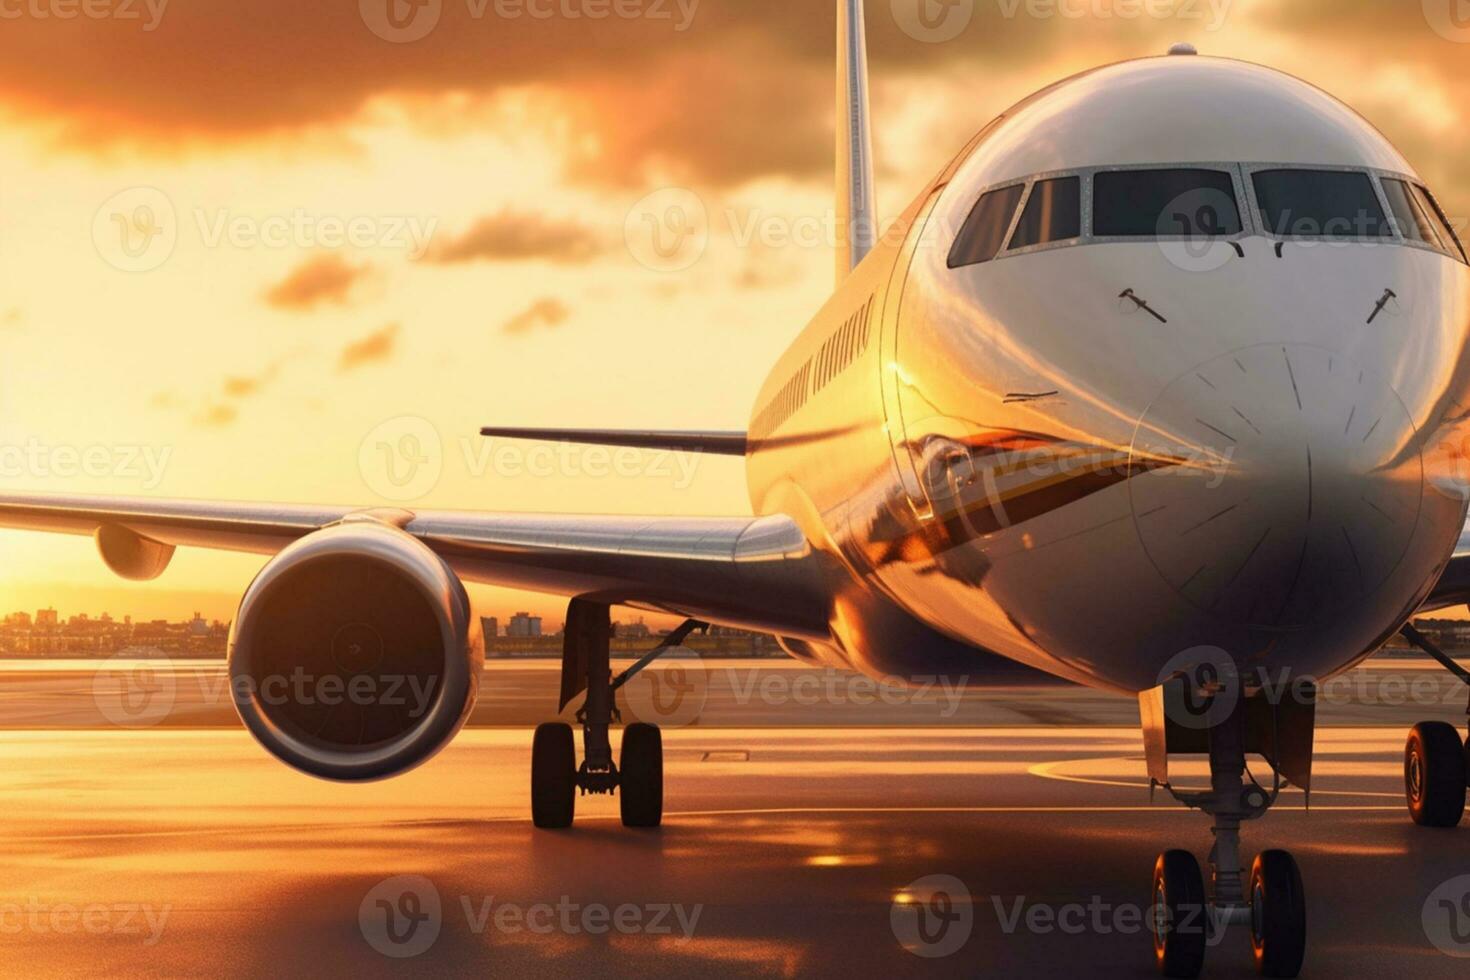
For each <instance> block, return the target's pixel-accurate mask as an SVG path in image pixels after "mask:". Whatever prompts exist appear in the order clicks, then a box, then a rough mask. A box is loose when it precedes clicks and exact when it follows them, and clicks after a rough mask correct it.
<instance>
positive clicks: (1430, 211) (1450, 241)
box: [1412, 184, 1466, 262]
mask: <svg viewBox="0 0 1470 980" xmlns="http://www.w3.org/2000/svg"><path fill="white" fill-rule="evenodd" d="M1412 187H1413V189H1414V200H1416V201H1418V202H1419V207H1420V208H1421V209H1422V210H1423V211H1424V212H1425V213H1426V214H1427V215H1429V220H1430V222H1431V223H1433V225H1434V228H1435V231H1436V232H1438V234H1439V240H1440V242H1441V243H1442V244H1443V245H1444V250H1445V252H1446V253H1448V254H1449V255H1450V256H1452V257H1456V258H1458V259H1459V260H1460V261H1461V262H1465V261H1466V258H1465V243H1464V242H1462V241H1460V236H1459V235H1456V234H1455V229H1454V228H1452V227H1450V222H1449V219H1448V218H1446V217H1445V216H1444V212H1443V211H1441V210H1440V209H1439V203H1438V202H1437V201H1435V199H1434V198H1432V197H1430V196H1429V192H1428V191H1426V190H1425V189H1424V188H1422V187H1420V186H1419V185H1418V184H1414V185H1412Z"/></svg>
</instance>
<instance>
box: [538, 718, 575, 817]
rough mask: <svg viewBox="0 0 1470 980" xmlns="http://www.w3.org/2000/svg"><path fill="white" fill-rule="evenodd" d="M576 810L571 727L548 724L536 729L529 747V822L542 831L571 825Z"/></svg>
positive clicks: (554, 722)
mask: <svg viewBox="0 0 1470 980" xmlns="http://www.w3.org/2000/svg"><path fill="white" fill-rule="evenodd" d="M576 809H577V750H576V745H575V743H574V742H573V740H572V726H571V725H568V724H565V723H563V722H557V721H551V722H547V723H546V724H544V725H537V726H536V740H535V741H534V742H533V743H532V744H531V821H532V822H533V823H535V825H536V826H537V827H540V828H542V829H543V830H563V829H565V828H567V827H570V826H571V825H572V817H573V816H574V815H575V814H576Z"/></svg>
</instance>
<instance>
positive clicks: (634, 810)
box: [618, 721, 664, 827]
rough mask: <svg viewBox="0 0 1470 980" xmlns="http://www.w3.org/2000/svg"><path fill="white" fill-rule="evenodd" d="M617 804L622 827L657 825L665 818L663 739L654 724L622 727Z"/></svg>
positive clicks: (640, 723)
mask: <svg viewBox="0 0 1470 980" xmlns="http://www.w3.org/2000/svg"><path fill="white" fill-rule="evenodd" d="M618 771H619V773H620V774H621V779H620V781H619V783H618V803H619V806H620V808H621V809H622V813H623V826H624V827H657V826H658V825H659V824H660V823H662V822H663V819H664V739H663V733H662V732H660V731H659V729H658V726H657V725H648V724H645V723H643V722H641V721H640V722H636V723H634V724H632V725H629V726H628V727H627V728H625V729H623V749H622V761H621V764H620V766H619V770H618Z"/></svg>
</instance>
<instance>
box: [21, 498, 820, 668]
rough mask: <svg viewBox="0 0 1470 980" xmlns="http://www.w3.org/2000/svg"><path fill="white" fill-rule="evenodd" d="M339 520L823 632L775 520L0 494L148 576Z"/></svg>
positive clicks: (464, 573)
mask: <svg viewBox="0 0 1470 980" xmlns="http://www.w3.org/2000/svg"><path fill="white" fill-rule="evenodd" d="M343 520H381V521H383V522H385V523H388V524H392V525H394V526H396V527H400V528H402V529H403V530H404V531H405V532H406V533H408V534H411V535H413V536H414V537H416V538H418V539H419V540H420V541H422V542H424V543H425V544H426V545H428V547H430V548H431V549H433V550H434V551H435V552H436V553H437V554H439V555H440V556H441V557H442V558H444V560H445V561H446V562H448V564H449V565H450V567H451V568H453V569H454V570H455V572H456V573H458V574H459V575H460V577H461V578H463V579H464V580H465V581H467V582H478V583H484V584H491V585H500V586H507V587H510V588H521V589H530V590H534V591H540V592H550V593H555V594H560V595H568V596H584V597H588V598H594V599H597V600H598V601H603V602H608V603H616V604H629V605H637V606H641V607H645V608H651V609H657V610H663V611H667V612H671V613H676V614H679V615H683V616H688V617H692V618H696V619H701V620H706V621H709V622H715V623H723V624H727V625H732V626H742V627H746V628H750V629H756V630H762V631H768V632H773V633H778V634H781V635H786V636H794V637H802V638H809V639H824V638H826V637H827V636H828V630H827V616H826V608H825V606H826V603H825V601H824V590H823V588H822V586H823V581H824V575H823V572H822V570H821V568H820V566H819V564H818V560H819V556H818V555H817V554H816V553H814V552H813V551H812V550H811V548H810V547H809V545H808V543H807V540H806V536H805V535H804V534H803V533H802V531H801V529H800V528H799V527H797V525H796V523H795V522H794V521H792V520H791V519H790V518H787V517H783V516H774V517H761V518H755V517H709V518H689V517H591V516H570V515H551V514H492V513H475V512H454V511H417V512H413V511H405V510H399V509H396V508H379V509H372V508H367V509H364V508H356V507H317V506H299V505H277V504H250V503H214V502H206V501H196V500H152V499H147V498H126V497H91V496H72V495H49V494H14V493H10V494H0V527H6V528H17V529H22V530H35V531H55V532H61V533H67V534H86V535H91V536H93V537H94V538H95V539H96V540H97V542H98V546H99V550H100V551H101V552H102V556H103V558H104V560H105V561H106V562H107V564H108V565H109V567H111V568H112V569H113V570H114V571H116V572H118V573H119V574H121V575H124V576H125V577H129V578H136V579H149V578H154V577H156V576H157V575H158V574H160V573H161V572H162V571H163V570H164V568H165V567H166V566H167V564H168V560H169V559H170V558H171V557H172V555H173V551H174V549H175V548H177V547H181V546H183V547H203V548H219V549H224V550H229V551H242V552H251V553H255V554H267V555H268V554H274V553H275V552H277V551H279V550H280V549H282V548H284V547H285V546H286V545H288V544H290V543H291V542H292V541H295V540H296V539H298V538H301V537H304V536H305V535H308V534H310V533H312V532H313V531H316V530H319V529H321V528H323V527H327V526H329V525H332V524H335V523H338V522H341V521H343Z"/></svg>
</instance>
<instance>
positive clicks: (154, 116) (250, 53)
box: [0, 0, 1174, 186]
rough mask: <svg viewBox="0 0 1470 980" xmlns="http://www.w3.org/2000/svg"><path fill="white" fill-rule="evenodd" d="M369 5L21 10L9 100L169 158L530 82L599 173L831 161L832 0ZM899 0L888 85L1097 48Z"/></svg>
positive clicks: (681, 172)
mask: <svg viewBox="0 0 1470 980" xmlns="http://www.w3.org/2000/svg"><path fill="white" fill-rule="evenodd" d="M376 2H377V9H382V7H383V6H384V5H385V4H386V3H387V2H388V0H376ZM155 5H156V4H155ZM373 6H374V5H373V4H367V5H360V4H357V3H351V2H334V3H302V2H300V0H221V2H217V3H193V4H183V3H178V4H169V5H168V6H167V9H166V12H165V15H164V16H163V17H162V18H161V19H159V20H158V21H157V22H156V23H154V24H153V25H152V29H146V28H148V27H149V23H148V20H147V17H146V10H147V8H148V7H149V4H147V3H139V4H137V5H134V7H133V9H135V10H138V11H139V12H140V14H142V15H143V16H142V18H141V19H140V21H139V22H138V23H133V24H118V23H107V24H104V23H101V22H97V21H95V20H92V19H89V18H80V17H79V18H74V19H68V20H62V19H59V18H54V17H52V18H36V17H22V18H18V19H13V20H7V21H6V22H5V30H4V31H3V32H0V106H3V107H6V108H9V109H10V110H11V111H12V113H14V114H16V115H17V116H19V117H20V118H21V119H32V120H36V121H39V122H41V123H42V124H43V125H44V127H45V128H44V130H43V131H44V132H46V133H48V134H54V135H55V136H56V138H57V139H58V141H59V142H60V143H61V144H63V145H69V146H73V147H79V148H84V149H89V150H111V149H115V148H117V147H119V146H120V147H124V148H141V149H144V150H150V151H157V152H164V153H172V152H174V151H176V150H177V149H179V148H186V149H193V148H200V147H203V148H210V147H214V146H221V145H226V144H234V143H240V142H247V141H263V140H271V139H276V138H280V137H289V136H292V135H293V134H298V133H300V132H301V131H304V130H308V129H311V128H319V127H334V126H340V125H342V124H344V123H346V122H347V121H349V120H351V119H353V118H354V117H356V116H358V115H359V114H360V113H361V112H362V111H363V110H364V109H365V108H366V107H368V106H369V105H370V104H371V103H373V102H374V100H378V99H382V98H392V99H399V100H409V101H411V100H416V99H417V100H423V99H439V98H441V97H444V96H446V95H450V94H453V95H455V96H457V97H458V96H467V97H469V98H470V99H471V100H476V99H481V100H483V99H494V98H495V97H498V96H502V95H517V94H521V93H528V92H529V93H535V94H539V95H543V96H547V97H549V99H550V100H551V101H552V102H553V103H559V104H560V105H561V106H562V107H563V109H564V111H563V112H562V113H561V115H562V116H564V118H559V119H555V120H551V121H549V122H548V123H547V125H548V126H549V127H550V128H553V129H557V130H559V135H560V140H561V142H562V143H563V144H565V145H566V146H567V147H568V148H569V150H568V152H569V154H570V155H571V156H572V157H573V158H574V160H573V162H574V163H575V165H576V166H575V170H576V173H577V174H578V175H579V176H581V177H582V178H584V179H586V180H588V181H592V182H596V183H601V184H617V185H622V186H632V185H637V184H641V183H643V182H646V181H647V180H648V179H650V177H652V176H654V175H658V174H664V175H668V176H669V177H670V178H672V179H678V180H688V179H696V178H697V179H703V180H706V181H708V182H710V183H717V184H730V183H734V182H739V181H744V180H747V179H749V178H751V177H755V176H762V175H778V176H791V175H793V174H796V175H804V176H814V175H818V174H824V173H826V172H827V171H828V170H830V167H831V160H830V156H831V146H830V140H829V139H828V138H827V137H826V136H824V135H823V134H824V133H829V132H830V130H831V116H832V69H833V64H834V58H835V53H834V47H835V44H834V40H833V39H834V36H835V32H834V17H835V9H834V7H833V5H832V4H830V3H825V4H815V5H813V4H807V3H792V2H791V0H740V2H738V3H737V2H726V3H721V4H716V3H692V2H688V0H669V2H658V3H654V2H653V0H643V2H642V3H641V4H638V7H639V9H642V10H644V11H645V12H646V13H647V16H641V17H627V16H608V17H602V18H593V17H591V16H587V17H581V18H574V17H557V18H550V19H547V18H544V17H533V16H530V14H529V12H523V13H522V15H521V16H509V15H499V14H497V7H496V6H495V4H494V0H492V2H491V3H490V5H489V6H488V7H487V6H486V5H485V4H481V3H470V4H466V3H458V2H445V3H443V4H442V11H441V13H440V16H439V20H438V22H437V25H436V26H435V27H434V29H433V30H432V31H430V32H429V33H428V34H427V36H425V37H423V38H422V39H421V40H418V41H416V42H414V43H411V44H397V43H390V42H389V41H387V40H385V39H384V38H383V37H382V36H380V35H379V34H375V33H374V31H373V30H372V29H370V28H369V27H368V25H367V24H366V23H365V21H364V14H363V13H362V10H371V9H373ZM404 6H405V5H403V4H399V7H400V9H401V8H403V7H404ZM433 6H434V7H436V8H437V7H439V6H441V5H433ZM512 6H514V5H512ZM889 6H890V4H888V3H881V4H877V5H875V9H874V10H873V11H871V12H870V14H869V18H868V37H869V41H870V44H871V47H872V52H873V58H874V70H875V74H876V75H877V77H879V78H891V77H896V76H897V75H900V74H905V73H910V74H911V73H925V74H927V73H930V72H933V71H936V70H942V69H943V68H944V66H950V65H964V64H968V65H973V64H975V63H976V62H977V61H981V62H983V63H984V65H985V67H986V68H987V69H992V70H997V71H1000V70H1004V69H1005V67H1006V66H1007V65H1010V66H1015V65H1030V64H1034V63H1036V59H1037V57H1038V56H1039V55H1040V54H1041V53H1042V52H1045V51H1046V50H1047V49H1060V48H1063V47H1069V48H1071V49H1075V48H1077V47H1078V46H1081V45H1084V44H1087V43H1089V42H1090V41H1091V40H1092V32H1090V31H1088V30H1087V29H1085V28H1084V27H1083V26H1081V25H1078V24H1077V23H1076V22H1074V21H1072V20H1070V19H1063V18H1053V19H1051V20H1038V19H1036V18H1030V17H1016V16H1010V17H1006V16H1004V15H1003V13H1002V8H1003V7H1004V6H1005V5H1001V4H993V3H979V4H976V5H975V10H974V16H973V21H972V22H971V23H970V24H969V25H968V27H967V29H966V30H965V31H964V32H963V33H962V34H961V35H960V36H959V37H958V38H956V39H955V40H954V41H952V42H950V43H945V44H927V43H922V42H920V41H918V40H916V39H915V38H914V37H911V36H909V35H907V34H905V33H904V31H903V30H902V29H901V28H900V27H899V25H898V23H897V21H896V19H895V17H894V16H893V15H892V13H891V12H890V11H889V10H888V8H889ZM360 8H361V9H360ZM427 9H429V8H428V6H426V5H419V6H416V7H413V10H414V11H417V12H419V13H422V12H423V11H425V10H427ZM604 9H606V8H604ZM476 11H478V12H480V14H481V15H480V16H475V12H476ZM880 11H881V12H880ZM686 14H687V15H688V16H686ZM1173 28H1174V25H1170V24H1168V23H1167V22H1163V23H1162V24H1160V25H1158V29H1159V30H1160V31H1165V30H1173ZM1102 30H1103V29H1102V28H1099V31H1102ZM1144 30H1145V25H1142V24H1139V23H1136V22H1124V21H1121V20H1117V19H1114V20H1113V21H1112V22H1111V24H1110V25H1109V26H1108V27H1107V28H1106V32H1107V34H1108V36H1109V37H1112V38H1114V39H1115V44H1116V45H1117V46H1118V47H1120V48H1121V49H1122V50H1131V51H1134V52H1137V51H1139V50H1140V49H1141V47H1142V45H1144V44H1145V43H1147V44H1150V45H1151V47H1150V50H1152V44H1153V42H1152V41H1151V40H1147V39H1140V34H1141V33H1143V31H1144ZM980 45H983V48H982V47H980ZM487 52H489V53H490V55H489V56H487ZM242 80H248V82H246V81H242ZM773 106H778V107H779V111H778V112H776V113H773V112H772V107H773ZM470 124H471V123H468V122H466V123H465V125H470Z"/></svg>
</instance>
